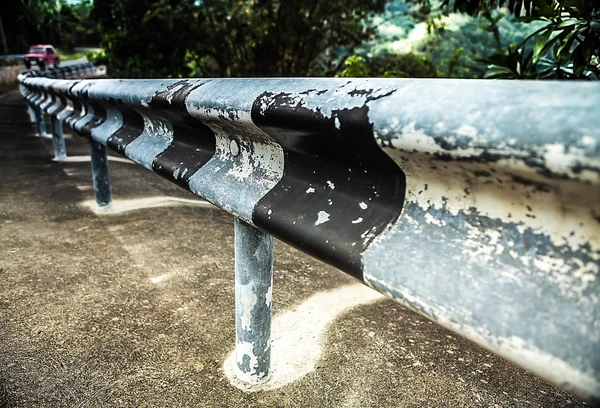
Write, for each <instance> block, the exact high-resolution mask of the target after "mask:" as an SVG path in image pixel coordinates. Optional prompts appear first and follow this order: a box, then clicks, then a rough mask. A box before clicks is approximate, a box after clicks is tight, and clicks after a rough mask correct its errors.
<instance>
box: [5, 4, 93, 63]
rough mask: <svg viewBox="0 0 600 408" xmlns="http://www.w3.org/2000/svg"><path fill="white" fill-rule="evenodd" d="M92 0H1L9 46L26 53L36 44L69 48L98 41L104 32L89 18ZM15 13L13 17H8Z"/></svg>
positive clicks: (70, 49)
mask: <svg viewBox="0 0 600 408" xmlns="http://www.w3.org/2000/svg"><path fill="white" fill-rule="evenodd" d="M90 10H91V2H90V0H86V1H82V2H79V3H77V4H70V3H68V2H67V1H66V0H11V1H8V2H7V1H3V2H0V15H2V17H3V19H2V22H3V25H4V31H5V33H6V37H7V43H8V45H9V47H8V48H9V50H10V51H11V52H13V53H24V52H26V51H27V48H28V47H29V46H30V45H32V44H38V43H42V44H53V45H54V46H57V47H59V48H61V49H62V50H65V51H72V49H73V47H74V46H75V45H86V44H97V43H98V41H99V40H100V36H99V33H98V30H97V27H96V25H95V24H93V23H92V22H91V21H90V20H89V12H90ZM7 16H11V17H13V18H7Z"/></svg>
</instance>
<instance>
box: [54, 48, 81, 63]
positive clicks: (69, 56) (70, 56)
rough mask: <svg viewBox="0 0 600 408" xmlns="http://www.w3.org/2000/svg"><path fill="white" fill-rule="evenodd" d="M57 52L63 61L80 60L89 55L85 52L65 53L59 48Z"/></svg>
mask: <svg viewBox="0 0 600 408" xmlns="http://www.w3.org/2000/svg"><path fill="white" fill-rule="evenodd" d="M56 52H58V54H59V55H60V59H61V61H70V60H75V59H79V58H82V57H85V56H86V54H87V52H84V51H77V52H64V51H62V50H60V49H58V48H57V49H56Z"/></svg>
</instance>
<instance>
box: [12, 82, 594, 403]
mask: <svg viewBox="0 0 600 408" xmlns="http://www.w3.org/2000/svg"><path fill="white" fill-rule="evenodd" d="M0 143H1V145H2V149H0V197H2V198H1V199H0V407H63V406H65V407H105V406H115V407H192V406H202V407H217V406H238V407H250V406H265V407H300V406H310V407H436V408H439V407H486V408H491V407H504V408H508V407H527V408H530V407H540V408H541V407H544V408H548V407H585V406H587V405H586V404H585V403H583V402H582V401H580V400H578V399H576V398H574V397H572V396H570V395H568V394H567V393H566V392H564V391H561V390H559V389H556V388H554V387H552V386H549V385H547V384H545V383H544V382H542V381H541V380H538V379H537V378H535V377H533V376H532V375H530V374H528V373H527V372H525V371H524V370H521V369H519V368H516V367H514V366H512V365H511V364H509V363H508V362H506V361H504V360H502V359H501V358H498V357H496V356H494V355H492V354H491V353H489V352H487V351H486V350H483V349H481V348H479V347H477V346H474V345H473V344H471V343H470V342H468V341H466V340H463V339H461V338H458V337H456V336H455V335H453V334H451V333H450V332H448V331H446V330H444V329H442V328H440V327H438V326H436V325H435V324H432V323H431V322H429V321H428V320H426V319H424V318H422V317H420V316H418V315H416V314H415V313H412V312H410V311H407V310H405V309H403V308H401V307H400V306H398V305H397V304H396V303H394V302H393V301H391V300H384V299H382V298H381V297H380V296H379V295H378V294H375V292H372V291H371V290H370V289H367V288H364V287H363V286H360V285H359V284H357V283H356V282H355V281H353V280H352V279H351V278H348V277H347V276H345V275H343V274H341V273H339V272H338V271H336V270H335V269H333V268H330V267H328V266H326V265H324V264H322V263H320V262H317V261H315V260H313V259H311V258H308V257H306V256H304V255H303V254H301V253H300V252H298V251H296V250H294V249H292V248H290V247H288V246H287V245H285V244H283V243H281V242H276V244H275V251H276V258H275V259H276V260H275V278H274V281H275V285H274V293H273V304H274V313H275V320H274V332H273V339H274V343H273V358H274V364H275V368H276V370H275V373H274V376H273V380H272V381H271V383H270V385H268V386H267V390H262V391H257V392H251V391H250V390H245V389H240V388H238V387H237V386H236V384H235V383H232V382H231V381H230V378H229V377H228V374H227V373H228V371H229V367H230V366H228V365H227V362H226V361H227V359H228V356H229V355H230V353H231V352H232V350H233V344H234V327H233V325H234V314H233V226H232V219H231V217H230V216H229V215H227V214H226V213H224V212H222V211H220V210H218V209H215V208H214V207H212V206H210V205H208V204H206V203H204V202H201V201H199V200H197V199H195V197H193V196H191V195H190V194H188V193H186V192H185V191H183V190H181V189H179V188H178V187H175V186H174V185H172V184H170V183H168V182H166V181H165V180H163V179H161V178H160V177H158V176H156V175H155V174H153V173H151V172H149V171H147V170H145V169H143V168H141V167H139V166H134V165H132V164H129V163H128V162H127V161H126V160H123V159H121V160H118V158H115V157H114V156H113V158H112V159H111V177H112V180H113V193H114V197H115V199H116V201H115V208H116V209H117V210H120V211H122V212H121V213H120V214H109V215H107V214H95V213H94V212H93V211H92V210H91V209H90V208H89V207H87V206H86V205H87V204H86V203H88V202H89V200H90V199H92V197H93V193H92V191H91V186H90V184H91V182H90V173H89V162H88V161H87V160H88V157H87V145H86V143H85V142H83V141H82V140H80V139H79V138H70V139H68V141H67V147H68V151H69V155H70V160H69V161H68V162H66V163H57V162H54V161H52V159H51V143H50V140H48V139H43V138H39V137H35V136H34V135H33V127H32V126H31V125H29V124H28V123H27V116H26V114H25V109H24V107H23V106H22V103H21V101H20V98H19V96H18V95H17V94H16V93H11V94H9V95H7V96H6V97H4V98H2V99H1V100H0ZM140 207H152V208H145V209H140Z"/></svg>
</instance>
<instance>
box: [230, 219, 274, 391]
mask: <svg viewBox="0 0 600 408" xmlns="http://www.w3.org/2000/svg"><path fill="white" fill-rule="evenodd" d="M234 230H235V231H234V238H235V332H236V348H235V353H236V366H237V370H236V373H237V377H238V379H239V380H240V381H243V382H245V383H248V384H251V385H256V384H260V383H263V382H265V381H266V380H267V379H268V375H269V369H270V366H271V309H272V306H271V303H272V297H273V237H272V236H271V235H269V234H266V233H264V232H262V231H260V230H259V229H257V228H255V227H253V226H251V225H249V224H246V223H245V222H243V221H241V220H239V219H238V218H235V220H234Z"/></svg>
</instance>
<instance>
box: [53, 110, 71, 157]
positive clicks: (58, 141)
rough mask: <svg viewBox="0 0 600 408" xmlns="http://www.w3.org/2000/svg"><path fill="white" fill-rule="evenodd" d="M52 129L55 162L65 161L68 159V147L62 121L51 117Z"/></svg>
mask: <svg viewBox="0 0 600 408" xmlns="http://www.w3.org/2000/svg"><path fill="white" fill-rule="evenodd" d="M50 124H51V127H52V145H53V146H54V160H58V161H64V160H66V159H67V146H66V145H65V135H64V134H63V129H62V121H61V120H58V119H57V118H55V117H54V116H51V117H50Z"/></svg>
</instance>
